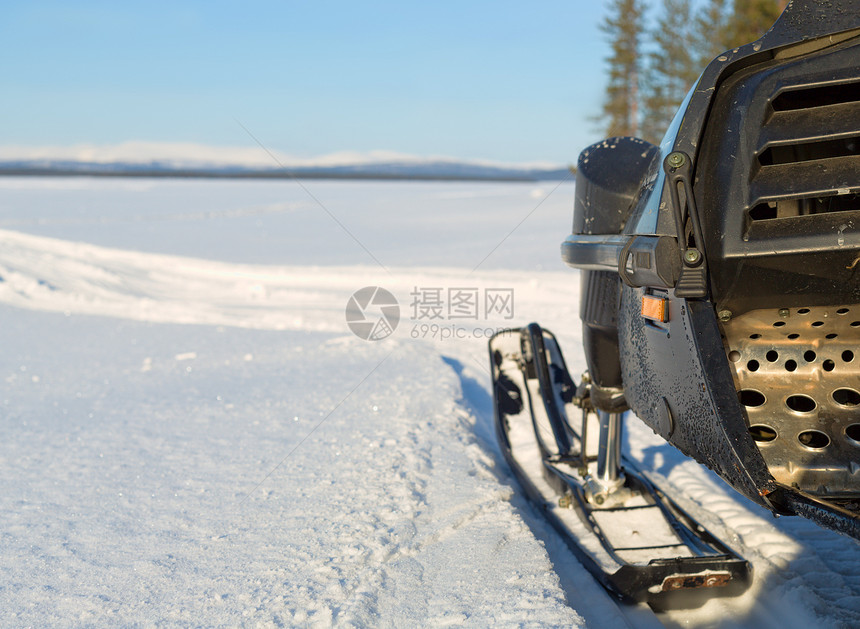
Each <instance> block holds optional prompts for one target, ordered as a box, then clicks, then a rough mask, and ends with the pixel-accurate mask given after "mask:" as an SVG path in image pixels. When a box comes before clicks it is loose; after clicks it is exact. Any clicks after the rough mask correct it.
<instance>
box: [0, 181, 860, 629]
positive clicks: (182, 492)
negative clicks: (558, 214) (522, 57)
mask: <svg viewBox="0 0 860 629" xmlns="http://www.w3.org/2000/svg"><path fill="white" fill-rule="evenodd" d="M460 194H462V193H460ZM466 281H467V282H468V285H469V286H476V287H500V286H503V287H510V288H513V289H514V291H515V294H516V299H517V311H516V319H515V320H513V321H510V320H491V321H481V322H476V323H473V324H466V323H464V324H463V327H464V328H465V329H467V330H468V331H469V332H470V333H471V332H472V331H474V330H476V329H479V328H487V327H500V326H504V325H511V324H514V325H520V324H522V323H525V322H526V321H531V320H538V321H540V322H541V323H543V324H545V325H546V327H548V328H550V329H553V330H554V331H556V333H557V334H558V335H559V339H560V341H561V344H562V348H563V349H564V350H566V351H567V356H566V358H567V360H568V362H569V364H570V366H571V370H572V371H573V372H574V373H575V374H576V373H577V372H578V371H579V370H580V369H581V368H582V364H581V361H579V362H578V359H577V358H576V356H575V351H574V350H575V347H576V343H577V341H578V327H579V326H578V319H577V316H578V309H577V305H576V300H577V299H578V287H577V282H576V275H575V274H572V273H568V272H558V273H553V272H540V273H534V272H510V271H498V270H494V271H478V272H476V273H474V274H472V275H468V271H464V270H463V269H462V268H441V267H425V268H402V267H397V268H391V269H390V270H389V271H385V270H382V269H379V268H377V267H368V266H343V267H301V266H271V265H248V264H236V263H227V262H219V261H213V260H202V259H194V258H187V257H180V256H171V255H163V254H155V253H141V252H134V251H128V250H122V249H111V248H107V247H101V246H96V245H92V244H86V243H80V242H69V241H65V240H61V239H54V238H47V237H44V236H36V235H32V234H24V233H19V232H13V231H4V230H0V303H2V304H4V305H3V306H2V312H3V318H4V321H5V322H6V325H5V332H4V352H3V355H2V358H0V370H2V371H0V377H2V378H3V379H4V383H5V387H4V390H3V399H2V403H3V405H2V407H1V408H2V409H3V411H4V414H3V417H2V422H3V426H4V435H5V436H4V443H3V445H2V446H0V469H3V470H4V477H5V478H8V479H11V480H10V482H9V483H8V490H7V491H6V492H4V496H3V497H2V498H0V512H2V513H3V514H4V523H3V524H2V525H0V538H2V540H3V542H2V543H3V545H4V547H5V548H6V549H7V550H6V552H5V555H6V560H5V561H4V564H3V565H2V566H0V573H2V575H3V577H2V582H3V584H4V585H0V609H2V610H3V611H0V624H3V625H15V626H17V625H40V624H47V623H51V624H61V625H62V624H88V623H96V624H98V623H100V622H101V621H102V620H104V619H107V620H108V622H109V623H111V624H120V625H122V624H135V623H139V622H142V621H143V619H144V618H146V619H147V621H148V622H149V621H155V622H161V623H167V624H174V623H177V624H188V623H191V624H206V625H210V624H211V625H231V624H252V623H262V624H270V625H310V626H329V625H337V626H407V625H415V626H418V625H422V626H439V627H441V626H460V625H472V626H489V625H500V626H522V625H553V626H571V625H573V626H585V625H588V626H597V627H600V626H625V625H626V626H631V627H647V626H654V625H655V622H656V620H657V619H659V621H660V622H662V623H664V624H666V625H667V626H675V627H682V626H683V627H747V626H755V627H774V628H776V627H779V628H781V629H782V628H790V627H804V628H805V627H810V626H815V627H852V626H858V625H860V597H858V591H860V589H858V588H860V568H858V566H860V546H858V544H857V543H856V542H854V541H852V540H850V539H848V538H845V537H842V536H839V535H836V534H834V533H831V532H829V531H824V530H821V529H819V528H817V527H816V526H814V525H812V524H810V523H809V522H806V521H803V520H800V519H797V518H781V519H778V520H777V519H773V518H772V517H771V516H770V515H769V514H768V513H766V512H764V511H763V510H761V509H759V508H758V507H756V506H755V505H753V504H752V503H750V502H748V501H747V500H745V499H744V498H742V497H740V496H738V495H737V494H736V493H735V492H734V491H733V490H732V489H731V488H729V487H728V486H726V485H725V484H724V483H723V482H722V481H721V480H719V479H718V478H716V477H715V476H714V475H713V474H712V473H710V472H709V471H708V470H706V469H704V468H702V467H701V466H700V465H698V464H696V463H695V462H693V461H691V460H689V459H687V458H685V457H684V456H683V455H681V454H680V453H678V452H677V451H675V450H674V449H673V448H671V447H670V446H667V445H666V444H665V443H664V442H663V441H662V440H660V439H659V438H658V437H656V436H654V435H653V434H652V433H651V432H650V430H649V429H648V428H647V427H645V426H644V425H643V424H641V423H639V422H637V421H635V420H631V421H629V422H628V425H629V427H630V428H629V437H628V440H627V441H628V443H627V444H626V447H627V448H628V449H629V451H630V452H631V454H632V456H634V458H636V459H637V460H640V461H642V462H643V467H645V468H646V469H647V470H650V471H651V473H652V474H653V475H655V476H657V477H658V478H661V479H663V480H664V481H665V482H666V483H668V484H670V485H671V486H673V487H675V488H676V489H677V493H678V495H679V497H680V498H679V499H680V500H681V501H682V503H683V504H685V505H687V506H688V508H690V509H691V510H692V511H694V512H695V513H696V514H697V516H698V517H700V518H701V519H702V521H703V522H704V523H705V524H706V526H708V527H709V528H711V529H712V530H713V531H714V532H715V533H717V534H718V535H720V536H722V537H723V538H724V539H725V540H726V541H728V542H729V543H730V544H732V545H733V546H734V547H735V548H736V549H738V550H739V552H741V554H743V555H744V556H745V557H747V558H748V559H750V560H751V561H752V562H753V564H754V569H755V582H754V585H753V587H752V589H751V591H750V592H749V593H747V594H746V595H744V596H743V597H740V598H738V599H734V600H714V601H711V602H709V603H707V604H706V605H705V606H704V607H703V608H701V609H698V610H685V611H676V612H667V613H663V614H659V615H658V618H657V619H655V618H654V616H653V614H650V612H647V610H642V609H637V608H626V609H625V608H624V607H623V606H621V607H618V606H616V604H615V603H614V602H613V601H612V600H611V599H609V597H608V596H606V595H605V593H604V592H603V591H602V590H601V589H600V588H599V587H598V586H596V585H595V584H594V582H593V581H592V580H591V578H590V577H589V576H588V575H587V574H585V573H584V572H583V571H582V570H581V569H579V567H578V564H577V563H576V561H575V559H574V558H573V556H572V555H571V554H570V552H569V551H568V550H567V549H566V548H564V547H563V544H560V543H559V542H558V541H557V540H556V539H555V538H554V536H553V533H552V531H551V530H550V529H549V527H548V526H547V525H545V523H544V522H543V521H542V520H541V518H540V516H539V515H538V514H536V513H534V512H533V510H532V509H531V508H530V506H529V505H528V504H527V503H526V502H525V501H524V500H523V499H522V497H521V496H519V495H518V494H517V493H516V487H515V485H514V483H513V481H512V479H511V477H510V476H509V474H508V473H507V471H506V470H505V468H504V464H503V463H502V462H501V457H500V455H499V453H498V452H497V450H496V447H495V441H494V435H493V431H492V426H491V419H490V413H491V407H490V405H491V402H490V397H489V393H488V384H489V376H488V373H487V365H486V360H487V359H486V356H485V353H486V349H485V344H486V339H484V338H468V339H465V340H462V341H458V342H453V341H450V340H449V341H441V340H439V339H438V338H437V339H435V342H432V341H433V339H428V338H426V337H425V338H424V339H423V340H417V341H416V340H415V339H414V338H412V336H414V335H415V331H416V328H415V324H416V322H414V321H410V320H409V318H408V317H409V312H408V310H409V308H408V305H409V303H410V292H411V291H412V290H413V288H414V287H416V286H442V287H452V286H462V285H463V284H464V282H466ZM365 285H381V286H384V287H386V288H388V289H389V290H391V291H392V292H393V293H394V294H395V295H396V296H397V298H398V300H399V301H400V303H401V306H402V320H401V325H400V327H399V328H398V331H397V333H396V334H395V335H394V337H392V338H391V339H388V340H386V341H383V342H381V343H365V342H363V341H360V340H359V339H357V338H356V337H353V336H351V335H349V334H348V332H347V329H346V325H345V321H344V308H345V304H346V301H347V299H348V297H349V295H350V294H352V292H354V291H355V290H356V289H358V288H360V287H362V286H365ZM177 324H182V325H177ZM380 361H381V364H380ZM375 367H378V372H376V371H374V372H373V373H371V375H370V376H369V377H368V379H367V381H366V382H365V383H364V384H362V385H361V386H360V387H359V388H358V389H356V393H355V394H353V395H351V396H347V397H346V398H345V399H344V396H346V394H347V393H348V392H349V391H351V390H352V388H353V387H355V386H356V384H358V383H359V382H360V381H361V378H362V377H364V376H365V375H366V374H368V373H369V372H371V371H372V370H373V369H374V368H375ZM332 409H336V410H335V411H334V412H332V413H331V415H330V416H328V415H327V413H329V411H332ZM320 422H322V423H320ZM301 439H306V441H305V442H304V443H301ZM293 448H295V452H294V453H293V454H292V455H290V456H289V457H286V458H284V457H285V455H287V453H289V452H290V451H292V449H293ZM267 474H268V475H267ZM547 553H548V554H547ZM550 561H552V562H553V563H554V564H555V571H553V570H552V564H551V563H550ZM153 609H154V610H155V614H156V615H155V616H152V615H151V614H152V610H153Z"/></svg>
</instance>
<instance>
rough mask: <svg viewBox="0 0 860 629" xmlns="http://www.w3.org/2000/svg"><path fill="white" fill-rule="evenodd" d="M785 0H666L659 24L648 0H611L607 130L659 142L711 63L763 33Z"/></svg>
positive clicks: (604, 116)
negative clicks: (650, 24)
mask: <svg viewBox="0 0 860 629" xmlns="http://www.w3.org/2000/svg"><path fill="white" fill-rule="evenodd" d="M785 5H786V0H734V1H732V0H706V1H704V2H702V1H701V0H700V1H699V2H695V3H694V2H693V1H692V0H661V1H660V3H659V7H658V11H659V13H658V15H657V19H656V22H654V26H653V28H648V27H647V25H646V18H647V17H648V12H649V11H650V10H651V7H649V3H648V2H647V1H646V0H611V1H610V2H609V6H608V15H607V17H606V18H605V19H604V21H603V23H602V24H601V26H600V28H601V30H602V31H603V32H604V33H605V34H606V36H607V38H608V39H609V42H610V44H611V46H612V54H611V56H610V57H609V58H608V59H607V61H608V64H609V81H608V83H607V87H606V95H605V99H604V103H603V110H602V113H601V115H600V116H599V120H600V121H602V122H604V123H605V125H606V126H605V133H606V136H607V137H611V136H618V135H632V136H636V137H640V138H644V139H646V140H648V141H650V142H654V143H658V142H659V141H660V139H661V138H662V136H663V134H664V133H665V131H666V128H667V127H668V126H669V123H670V122H671V120H672V118H673V116H674V115H675V112H676V111H677V109H678V106H679V105H680V104H681V101H682V100H683V99H684V97H685V96H686V94H687V92H688V91H689V89H690V88H691V87H692V86H693V83H694V82H695V81H696V79H698V77H699V74H701V72H702V70H704V68H705V66H706V65H707V64H708V63H709V62H710V61H711V60H712V59H713V58H714V57H716V56H717V55H719V54H720V53H722V52H724V51H726V50H731V49H734V48H737V47H738V46H742V45H743V44H747V43H749V42H752V41H755V40H757V39H758V38H759V37H761V36H762V35H763V34H764V33H765V32H767V30H768V29H769V28H770V27H771V26H772V25H773V23H774V22H775V21H776V19H777V18H778V17H779V15H780V13H781V12H782V10H783V9H784V8H785Z"/></svg>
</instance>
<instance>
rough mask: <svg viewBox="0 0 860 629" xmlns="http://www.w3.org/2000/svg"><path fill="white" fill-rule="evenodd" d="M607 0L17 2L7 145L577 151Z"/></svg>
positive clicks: (527, 154) (596, 93)
mask: <svg viewBox="0 0 860 629" xmlns="http://www.w3.org/2000/svg"><path fill="white" fill-rule="evenodd" d="M603 11H604V6H603V3H599V2H583V1H581V0H572V1H571V0H568V1H567V2H556V1H548V2H536V3H523V2H498V1H497V2H483V1H481V2H467V3H459V2H421V3H418V2H409V1H408V0H401V1H399V2H368V3H356V2H325V1H318V2H310V1H287V2H253V1H252V2H244V3H239V2H235V3H228V2H184V3H177V2H123V3H115V2H94V1H84V2H75V3H65V2H39V3H29V2H5V3H4V7H3V19H2V20H0V85H2V97H0V120H2V129H3V131H2V136H0V145H6V146H9V145H16V146H44V145H58V146H65V145H74V144H82V143H88V144H115V143H120V142H126V141H147V142H194V143H200V144H211V145H219V146H249V145H253V140H251V138H249V137H248V135H247V134H246V133H245V131H244V130H243V129H242V128H241V126H239V124H237V122H236V121H237V120H238V121H241V123H242V124H243V125H245V126H246V127H247V128H248V129H250V130H251V131H252V132H253V133H254V134H255V135H256V136H257V137H258V138H259V139H260V140H261V141H262V142H264V143H265V144H266V145H267V146H270V147H271V148H273V149H277V150H279V151H282V152H284V153H286V154H290V155H295V156H298V157H312V156H317V155H322V154H326V153H332V152H336V151H345V150H349V151H359V152H366V151H372V150H391V151H397V152H402V153H410V154H417V155H449V156H454V157H460V158H477V159H489V160H500V161H516V162H522V161H553V162H560V163H572V162H574V161H575V159H576V156H577V155H578V153H579V151H580V150H581V149H582V148H584V147H585V146H586V145H587V144H589V143H591V142H593V141H596V140H598V139H601V138H600V136H601V133H600V131H599V129H598V128H597V125H596V124H595V123H594V122H593V121H592V120H590V118H591V117H592V116H593V115H594V114H596V113H597V112H598V110H599V105H600V102H601V98H602V93H603V87H604V80H605V78H604V74H605V62H604V59H605V57H606V56H607V54H608V48H607V45H606V43H605V41H604V36H603V34H602V33H601V32H600V31H599V29H598V24H599V22H600V21H601V18H602V15H603Z"/></svg>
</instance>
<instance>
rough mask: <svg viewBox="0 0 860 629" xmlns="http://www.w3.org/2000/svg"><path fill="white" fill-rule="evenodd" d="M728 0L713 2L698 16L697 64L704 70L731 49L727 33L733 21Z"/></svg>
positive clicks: (696, 27)
mask: <svg viewBox="0 0 860 629" xmlns="http://www.w3.org/2000/svg"><path fill="white" fill-rule="evenodd" d="M731 17H732V15H731V7H730V2H729V1H728V0H711V1H710V2H708V3H707V4H706V5H705V6H703V7H702V8H701V10H700V11H699V13H698V14H697V15H696V20H695V27H694V28H695V33H696V35H695V37H696V40H697V42H698V46H697V49H698V55H697V57H698V59H697V63H698V65H699V69H700V70H704V69H705V66H707V65H708V64H709V63H710V62H711V61H712V60H713V59H714V58H715V57H716V56H717V55H719V54H720V53H723V52H725V51H726V50H728V49H729V43H728V41H727V37H726V33H727V31H728V28H729V22H730V21H731Z"/></svg>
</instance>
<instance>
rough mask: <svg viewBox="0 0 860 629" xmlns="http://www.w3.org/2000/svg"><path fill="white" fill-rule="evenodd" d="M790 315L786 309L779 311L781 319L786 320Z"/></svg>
mask: <svg viewBox="0 0 860 629" xmlns="http://www.w3.org/2000/svg"><path fill="white" fill-rule="evenodd" d="M790 314H791V312H790V311H789V309H788V308H780V309H779V316H780V317H782V318H783V319H788V315H790Z"/></svg>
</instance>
